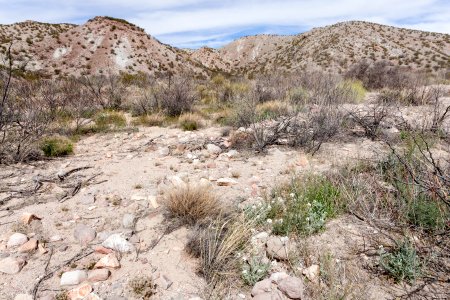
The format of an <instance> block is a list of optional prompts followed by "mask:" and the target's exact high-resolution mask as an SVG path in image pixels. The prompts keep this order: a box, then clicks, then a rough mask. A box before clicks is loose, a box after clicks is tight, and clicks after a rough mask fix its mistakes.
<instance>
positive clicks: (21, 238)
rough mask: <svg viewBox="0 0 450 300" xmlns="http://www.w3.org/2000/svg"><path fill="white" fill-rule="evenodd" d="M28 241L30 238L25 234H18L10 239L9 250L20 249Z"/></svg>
mask: <svg viewBox="0 0 450 300" xmlns="http://www.w3.org/2000/svg"><path fill="white" fill-rule="evenodd" d="M27 241H28V237H27V236H26V235H25V234H23V233H19V232H16V233H14V234H13V235H11V236H10V237H9V239H8V243H7V247H8V248H13V247H18V246H21V245H23V244H25V243H26V242H27Z"/></svg>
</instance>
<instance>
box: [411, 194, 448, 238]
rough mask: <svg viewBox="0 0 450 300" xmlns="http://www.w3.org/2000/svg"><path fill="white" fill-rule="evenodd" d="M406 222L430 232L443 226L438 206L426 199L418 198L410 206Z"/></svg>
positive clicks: (442, 218)
mask: <svg viewBox="0 0 450 300" xmlns="http://www.w3.org/2000/svg"><path fill="white" fill-rule="evenodd" d="M408 221H409V223H410V224H413V225H415V226H418V227H420V228H422V229H424V230H430V231H431V230H436V229H442V228H443V227H444V226H445V222H444V217H443V214H442V212H441V209H440V207H439V205H438V204H437V203H436V201H433V199H429V198H428V197H419V198H418V199H416V201H414V202H413V203H412V204H411V206H410V208H409V211H408Z"/></svg>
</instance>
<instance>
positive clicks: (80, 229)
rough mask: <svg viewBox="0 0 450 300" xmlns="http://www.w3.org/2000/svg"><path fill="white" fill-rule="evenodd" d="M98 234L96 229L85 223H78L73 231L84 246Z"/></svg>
mask: <svg viewBox="0 0 450 300" xmlns="http://www.w3.org/2000/svg"><path fill="white" fill-rule="evenodd" d="M96 235H97V233H96V232H95V230H94V229H92V228H91V227H89V226H86V225H84V224H78V225H77V226H76V227H75V230H74V232H73V236H74V237H75V239H76V240H78V242H79V243H80V244H81V245H83V246H86V245H87V244H89V243H90V242H92V241H93V240H94V239H95V237H96Z"/></svg>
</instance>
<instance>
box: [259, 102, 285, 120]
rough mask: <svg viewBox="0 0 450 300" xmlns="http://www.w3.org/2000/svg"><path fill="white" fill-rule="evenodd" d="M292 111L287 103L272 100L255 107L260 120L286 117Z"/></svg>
mask: <svg viewBox="0 0 450 300" xmlns="http://www.w3.org/2000/svg"><path fill="white" fill-rule="evenodd" d="M291 111H292V108H291V107H290V106H289V104H288V103H287V102H283V101H279V100H273V101H268V102H264V103H262V104H259V105H257V106H256V112H257V113H258V114H259V115H260V117H261V119H273V118H277V117H279V116H286V115H288V114H289V113H290V112H291Z"/></svg>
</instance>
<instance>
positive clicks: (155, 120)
mask: <svg viewBox="0 0 450 300" xmlns="http://www.w3.org/2000/svg"><path fill="white" fill-rule="evenodd" d="M165 121H166V118H165V117H164V115H163V114H161V113H156V114H149V115H143V116H139V117H138V118H136V119H135V120H133V125H143V126H163V125H164V122H165Z"/></svg>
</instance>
